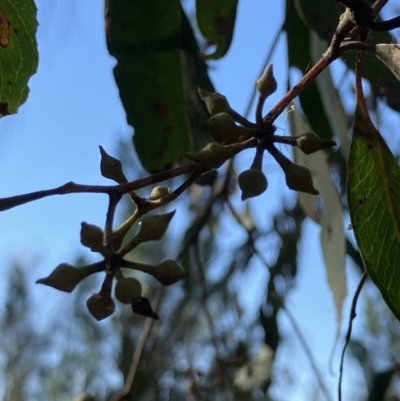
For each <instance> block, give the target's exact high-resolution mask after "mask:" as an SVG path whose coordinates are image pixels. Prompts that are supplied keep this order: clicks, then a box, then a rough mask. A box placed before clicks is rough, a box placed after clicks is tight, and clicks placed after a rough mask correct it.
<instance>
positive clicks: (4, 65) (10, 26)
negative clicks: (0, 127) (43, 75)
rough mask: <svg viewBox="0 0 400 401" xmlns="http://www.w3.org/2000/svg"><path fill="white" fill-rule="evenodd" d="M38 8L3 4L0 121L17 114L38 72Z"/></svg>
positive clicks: (28, 0)
mask: <svg viewBox="0 0 400 401" xmlns="http://www.w3.org/2000/svg"><path fill="white" fill-rule="evenodd" d="M37 26H38V23H37V20H36V6H35V3H34V2H33V0H2V1H1V3H0V118H1V117H4V116H7V115H10V114H15V113H16V112H17V110H18V108H19V107H20V106H21V104H23V103H24V102H25V101H26V99H27V97H28V93H29V88H28V81H29V79H30V77H31V76H32V75H33V74H34V73H35V72H36V70H37V65H38V50H37V43H36V30H37Z"/></svg>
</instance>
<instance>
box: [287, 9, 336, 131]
mask: <svg viewBox="0 0 400 401" xmlns="http://www.w3.org/2000/svg"><path fill="white" fill-rule="evenodd" d="M287 8H289V7H288V6H287ZM285 26H286V34H287V48H288V60H289V66H290V67H296V68H298V69H299V70H300V71H301V72H302V73H303V74H304V73H305V72H306V71H307V70H308V69H309V68H310V65H311V63H312V57H311V51H310V49H311V44H310V32H309V29H308V28H307V26H305V25H304V23H303V22H302V20H301V19H300V17H299V15H298V13H297V10H296V9H295V8H294V7H292V8H291V9H290V10H289V13H288V15H287V17H286V24H285ZM299 99H300V104H301V108H302V109H303V111H304V114H305V115H306V117H307V120H308V122H309V123H310V125H311V127H312V129H313V131H315V132H316V133H318V136H319V137H320V138H322V139H332V136H333V134H332V131H331V128H330V124H329V121H328V119H327V117H326V114H325V110H324V107H323V104H322V100H321V95H320V92H319V90H318V87H317V84H316V82H315V80H314V81H313V82H311V83H310V84H309V85H308V86H307V88H306V89H305V90H304V91H303V92H302V93H301V94H300V96H299Z"/></svg>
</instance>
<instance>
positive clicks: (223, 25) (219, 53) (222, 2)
mask: <svg viewBox="0 0 400 401" xmlns="http://www.w3.org/2000/svg"><path fill="white" fill-rule="evenodd" d="M237 3H238V0H196V17H197V23H198V25H199V29H200V32H201V34H202V35H203V36H204V37H205V38H206V39H207V41H208V43H209V44H211V45H216V49H215V52H214V53H212V54H208V55H205V58H206V59H219V58H221V57H223V56H224V55H225V54H226V53H227V51H228V50H229V47H230V45H231V42H232V37H233V30H234V28H235V19H236V9H237Z"/></svg>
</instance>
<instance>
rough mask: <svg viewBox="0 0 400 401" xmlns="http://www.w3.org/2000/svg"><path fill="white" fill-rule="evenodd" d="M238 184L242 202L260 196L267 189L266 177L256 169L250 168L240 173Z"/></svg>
mask: <svg viewBox="0 0 400 401" xmlns="http://www.w3.org/2000/svg"><path fill="white" fill-rule="evenodd" d="M238 182H239V187H240V189H241V190H242V200H246V199H248V198H252V197H255V196H258V195H261V194H262V193H263V192H264V191H265V190H266V189H267V188H268V180H267V177H266V176H265V175H264V173H263V172H262V171H261V170H260V169H258V168H251V169H249V170H246V171H243V173H240V174H239V177H238Z"/></svg>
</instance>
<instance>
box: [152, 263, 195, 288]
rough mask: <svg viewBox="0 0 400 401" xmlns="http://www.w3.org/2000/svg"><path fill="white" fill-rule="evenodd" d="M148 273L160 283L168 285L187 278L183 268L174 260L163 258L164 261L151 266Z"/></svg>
mask: <svg viewBox="0 0 400 401" xmlns="http://www.w3.org/2000/svg"><path fill="white" fill-rule="evenodd" d="M149 273H150V274H151V275H152V276H153V277H154V278H155V279H156V280H158V281H159V282H160V283H161V284H162V285H165V286H168V285H172V284H175V283H177V282H178V281H180V280H183V279H185V278H187V276H188V273H187V271H185V270H183V269H182V267H181V266H179V265H178V263H176V262H175V261H174V260H164V262H162V263H160V264H158V265H154V266H152V268H151V269H150V271H149Z"/></svg>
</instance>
